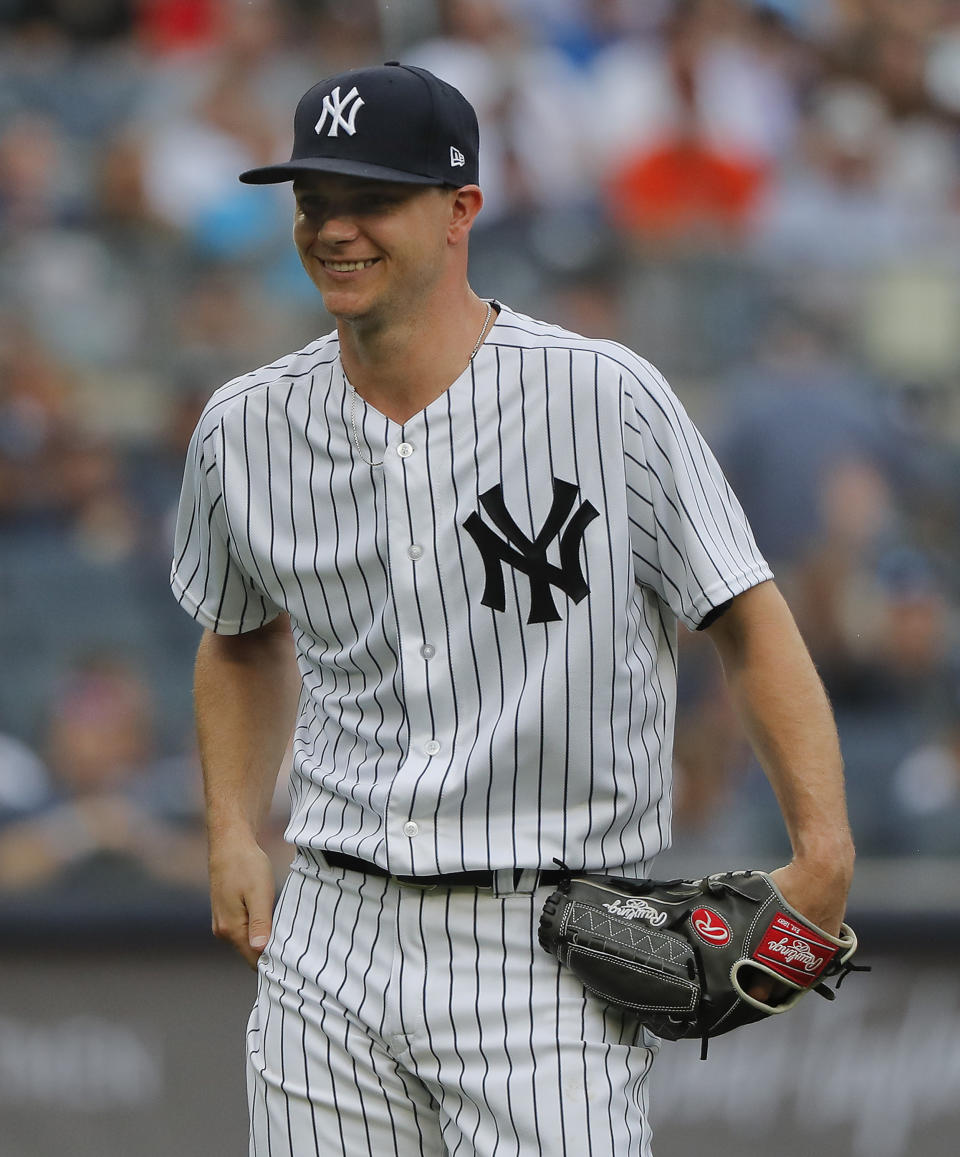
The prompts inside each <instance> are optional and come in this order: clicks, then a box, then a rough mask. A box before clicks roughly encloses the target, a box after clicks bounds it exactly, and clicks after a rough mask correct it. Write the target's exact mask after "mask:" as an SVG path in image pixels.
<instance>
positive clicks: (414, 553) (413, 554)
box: [407, 543, 423, 562]
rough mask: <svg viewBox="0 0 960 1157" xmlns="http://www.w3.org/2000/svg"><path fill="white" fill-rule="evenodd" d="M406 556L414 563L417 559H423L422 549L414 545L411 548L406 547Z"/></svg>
mask: <svg viewBox="0 0 960 1157" xmlns="http://www.w3.org/2000/svg"><path fill="white" fill-rule="evenodd" d="M407 554H408V555H409V557H410V558H412V559H413V561H414V562H416V561H417V559H418V558H423V547H422V546H417V544H416V543H414V544H413V546H408V547H407Z"/></svg>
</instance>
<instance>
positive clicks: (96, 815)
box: [0, 655, 206, 891]
mask: <svg viewBox="0 0 960 1157" xmlns="http://www.w3.org/2000/svg"><path fill="white" fill-rule="evenodd" d="M152 712H153V706H152V703H151V693H150V689H149V688H148V686H147V684H146V683H145V682H144V681H143V680H142V679H141V678H140V677H139V676H138V675H137V673H136V672H135V671H134V669H133V668H132V667H131V666H130V665H129V663H128V662H127V661H126V660H125V659H120V658H118V657H116V656H112V655H111V656H105V655H99V656H94V657H92V658H88V659H85V660H82V661H80V662H78V663H77V664H75V666H74V667H73V669H72V670H71V671H70V672H69V673H68V675H67V677H66V679H65V681H64V683H63V686H62V687H61V689H60V693H59V695H58V697H57V699H56V700H55V701H54V702H53V703H52V704H51V707H50V719H49V721H48V728H47V733H46V736H45V742H44V747H45V750H46V754H47V758H48V761H49V767H50V773H51V776H52V792H51V795H50V797H49V799H47V800H44V801H43V802H42V803H40V804H39V805H38V806H37V807H36V809H35V811H34V812H33V814H31V815H28V816H26V817H24V818H22V819H20V820H18V821H15V822H12V823H9V824H7V825H6V826H5V827H4V828H3V829H0V889H3V890H6V891H11V890H14V891H15V890H22V889H36V888H43V887H44V886H47V885H58V886H66V884H67V882H68V880H69V881H70V882H71V884H72V885H73V886H77V885H78V884H79V883H81V882H82V881H83V879H84V878H85V877H87V876H90V877H92V878H93V879H99V878H101V873H102V872H103V871H104V870H105V869H106V870H108V871H109V875H110V878H111V879H113V882H114V884H115V886H117V887H118V888H121V889H122V888H123V887H124V885H127V886H129V885H130V884H134V885H135V884H137V883H139V882H141V881H143V880H144V879H146V880H153V881H155V882H157V883H161V882H162V883H167V884H177V885H181V886H183V885H186V886H191V887H192V886H197V887H201V886H203V885H204V884H205V881H206V858H205V844H204V839H203V835H202V831H201V829H200V827H199V824H198V820H197V813H196V811H195V810H194V809H193V806H192V805H193V802H194V799H193V797H194V795H195V791H196V788H195V786H194V784H193V782H192V781H191V780H189V779H186V778H185V775H186V770H185V769H182V768H181V769H178V771H179V775H180V781H179V782H178V783H177V784H176V785H175V789H174V790H171V788H174V785H173V784H171V782H170V781H169V779H168V778H166V777H168V776H169V775H170V774H171V771H172V769H171V767H170V765H169V764H166V763H162V762H159V761H158V758H157V753H156V751H155V749H154V746H153V718H152Z"/></svg>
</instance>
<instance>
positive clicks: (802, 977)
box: [539, 871, 867, 1057]
mask: <svg viewBox="0 0 960 1157" xmlns="http://www.w3.org/2000/svg"><path fill="white" fill-rule="evenodd" d="M539 939H540V944H541V946H542V947H543V948H545V949H546V951H547V952H550V953H552V954H553V955H554V956H556V957H557V958H558V959H559V960H560V962H561V963H562V964H565V965H566V966H567V967H568V968H570V970H571V971H572V972H573V973H574V975H576V976H577V977H578V979H579V980H580V981H581V982H582V983H583V984H584V986H585V987H586V988H587V989H588V991H590V992H592V993H594V994H595V995H597V996H600V997H602V998H603V999H604V1000H607V1001H610V1002H611V1003H612V1004H616V1005H618V1006H619V1007H621V1008H623V1009H627V1010H630V1011H632V1012H634V1013H636V1015H637V1018H638V1019H639V1020H640V1021H641V1022H642V1023H643V1024H645V1025H646V1026H647V1027H648V1028H649V1029H651V1030H652V1031H653V1032H654V1033H656V1034H657V1035H658V1036H661V1037H666V1038H667V1039H668V1040H680V1039H682V1038H685V1037H699V1038H700V1039H701V1042H702V1048H701V1057H705V1056H706V1049H707V1041H708V1040H709V1039H710V1038H711V1037H715V1036H720V1035H721V1034H722V1033H726V1032H730V1031H731V1030H732V1029H735V1028H739V1027H740V1026H741V1025H744V1024H750V1023H752V1022H753V1021H758V1020H762V1019H763V1018H764V1017H767V1016H771V1015H773V1014H775V1013H781V1012H786V1011H787V1009H790V1008H792V1007H793V1006H794V1005H795V1004H796V1003H797V1001H798V1000H799V999H800V998H801V997H802V996H803V995H804V994H805V993H806V992H808V991H809V990H810V989H811V988H814V989H816V991H817V992H819V993H820V994H821V995H823V996H826V997H827V998H828V999H830V1000H833V999H834V992H833V990H832V989H831V988H829V987H828V986H827V985H826V984H825V983H824V981H825V980H826V979H827V978H828V977H831V976H838V977H839V979H838V980H837V987H839V985H840V982H841V981H842V980H843V979H844V978H845V977H846V975H847V974H848V973H850V972H854V971H856V972H861V971H867V969H866V968H864V967H859V966H857V965H855V964H851V963H850V959H851V957H852V956H853V954H854V952H855V951H856V949H857V938H856V935H855V934H854V932H853V929H852V928H850V927H849V926H848V925H847V924H844V925H842V927H841V929H840V935H839V936H831V935H830V934H829V933H827V932H824V931H823V929H822V928H818V927H817V926H816V925H815V924H811V923H810V921H809V920H807V919H806V918H805V917H804V916H802V915H801V914H800V913H799V912H797V911H796V910H795V909H794V908H792V907H791V906H790V905H789V904H788V903H787V902H786V900H784V898H783V896H782V895H781V894H780V891H779V890H778V888H777V886H776V884H774V882H773V880H771V878H770V877H769V876H768V875H767V874H766V873H765V872H758V871H741V872H725V873H719V874H717V875H712V876H707V877H705V878H704V879H702V880H625V879H620V878H618V877H615V876H599V875H585V876H573V877H571V878H569V879H567V880H564V881H563V882H562V883H561V885H560V889H559V890H558V891H556V892H554V893H553V894H552V895H551V896H550V897H549V899H548V900H547V901H546V904H545V905H544V908H543V913H542V915H541V917H540V930H539ZM760 977H768V978H770V979H771V980H772V981H774V982H775V984H774V985H773V995H771V996H770V997H769V998H768V1001H769V1002H768V1001H765V1000H760V999H757V997H756V996H753V995H751V994H750V992H749V991H748V989H749V987H750V986H751V984H752V982H753V981H754V980H756V979H758V978H760Z"/></svg>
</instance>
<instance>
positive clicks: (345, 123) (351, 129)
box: [313, 84, 364, 137]
mask: <svg viewBox="0 0 960 1157" xmlns="http://www.w3.org/2000/svg"><path fill="white" fill-rule="evenodd" d="M351 101H353V104H351V103H350V102H351ZM363 104H364V101H363V97H362V96H361V95H360V93H358V92H357V89H356V86H354V87H353V88H351V89H350V91H349V92H348V93H347V95H346V96H345V97H344V98H343V100H341V99H340V85H339V84H338V85H337V87H336V88H335V89H334V90H333V91H332V92H330V93H328V94H327V95H326V96H325V97H324V98H323V112H322V113H321V114H320V119H319V120H318V121H317V123H316V124H315V125H314V126H313V131H314V132H315V133H316V134H317V136H319V135H320V134H321V133H322V132H323V127H324V125H325V124H326V123H327V117H329V118H330V128H329V129H328V130H327V136H328V137H335V136H336V135H337V131H338V130H339V129H343V130H344V132H346V133H349V134H350V136H353V134H354V133H355V132H356V131H357V129H356V126H355V125H354V121H355V120H356V119H357V113H358V112H359V110H360V109H362V108H363ZM344 112H346V116H344Z"/></svg>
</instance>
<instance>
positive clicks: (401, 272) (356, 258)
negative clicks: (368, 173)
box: [293, 173, 454, 325]
mask: <svg viewBox="0 0 960 1157" xmlns="http://www.w3.org/2000/svg"><path fill="white" fill-rule="evenodd" d="M293 192H294V197H295V198H296V211H295V214H294V224H293V239H294V243H295V245H296V247H297V251H298V253H299V254H300V260H301V261H302V262H303V266H304V269H306V271H307V273H308V275H309V277H310V280H311V281H312V282H313V283H314V285H316V287H317V289H319V291H320V293H321V294H322V295H323V302H324V305H325V306H326V308H327V310H328V311H329V312H330V313H331V314H332V315H333V316H334V317H336V318H338V319H343V320H345V321H361V320H367V321H369V322H370V323H372V324H375V325H382V324H385V323H388V322H390V321H393V320H395V319H396V318H397V317H398V316H400V314H398V313H397V311H398V310H409V308H410V307H411V306H412V305H415V304H416V303H417V302H419V301H420V300H421V299H422V298H423V297H424V296H425V295H426V294H427V293H429V291H430V289H431V288H433V287H435V286H436V284H437V282H438V281H439V279H440V277H441V276H442V274H443V272H444V269H445V261H446V256H447V228H448V226H449V224H450V215H451V204H452V200H453V196H454V191H453V190H451V189H448V188H444V187H438V186H431V185H410V184H401V183H399V182H391V181H370V180H361V179H359V178H356V177H346V176H341V175H339V174H335V173H305V174H302V175H301V176H299V177H297V179H296V181H295V182H294V186H293Z"/></svg>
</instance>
